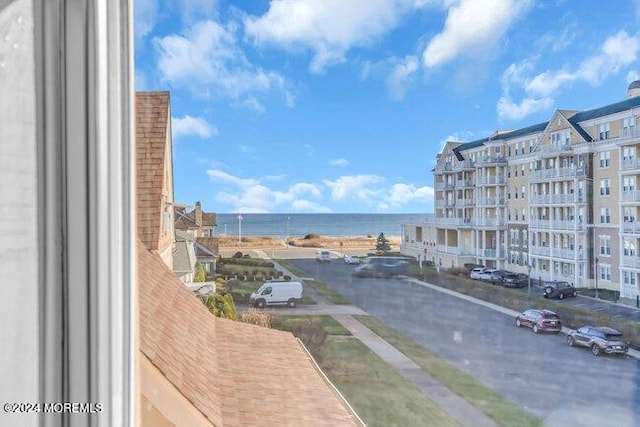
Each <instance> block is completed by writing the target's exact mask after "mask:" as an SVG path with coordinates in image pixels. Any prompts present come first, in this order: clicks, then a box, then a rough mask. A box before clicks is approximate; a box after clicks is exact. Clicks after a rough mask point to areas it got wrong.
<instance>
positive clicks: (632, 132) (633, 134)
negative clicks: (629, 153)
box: [619, 126, 640, 139]
mask: <svg viewBox="0 0 640 427" xmlns="http://www.w3.org/2000/svg"><path fill="white" fill-rule="evenodd" d="M638 136H640V135H639V132H638V131H637V130H636V127H635V126H632V127H626V128H622V129H620V137H619V138H620V139H630V138H637V137H638Z"/></svg>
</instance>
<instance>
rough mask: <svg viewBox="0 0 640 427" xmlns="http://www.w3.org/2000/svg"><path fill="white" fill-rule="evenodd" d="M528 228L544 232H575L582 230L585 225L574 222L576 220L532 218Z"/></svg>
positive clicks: (581, 222) (578, 221) (580, 222)
mask: <svg viewBox="0 0 640 427" xmlns="http://www.w3.org/2000/svg"><path fill="white" fill-rule="evenodd" d="M529 228H541V229H544V230H569V231H575V230H584V228H585V225H584V222H583V221H580V220H577V221H576V220H573V219H567V220H562V219H554V220H547V219H537V218H534V219H532V220H531V221H529Z"/></svg>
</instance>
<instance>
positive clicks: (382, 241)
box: [376, 233, 391, 252]
mask: <svg viewBox="0 0 640 427" xmlns="http://www.w3.org/2000/svg"><path fill="white" fill-rule="evenodd" d="M390 250H391V245H390V244H389V240H387V238H386V237H384V233H380V235H379V236H378V238H377V239H376V251H378V252H389V251H390Z"/></svg>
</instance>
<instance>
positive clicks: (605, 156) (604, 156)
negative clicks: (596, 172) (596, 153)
mask: <svg viewBox="0 0 640 427" xmlns="http://www.w3.org/2000/svg"><path fill="white" fill-rule="evenodd" d="M610 163H611V152H610V151H602V152H601V153H600V167H601V168H608V167H609V164H610Z"/></svg>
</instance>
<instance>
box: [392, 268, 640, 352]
mask: <svg viewBox="0 0 640 427" xmlns="http://www.w3.org/2000/svg"><path fill="white" fill-rule="evenodd" d="M404 280H405V281H406V282H410V283H414V284H416V285H419V286H424V287H426V288H429V289H433V290H434V291H438V292H442V293H443V294H447V295H451V296H453V297H456V298H460V299H463V300H466V301H469V302H472V303H474V304H478V305H481V306H483V307H486V308H490V309H491V310H494V311H497V312H499V313H502V314H505V315H507V316H511V317H516V316H517V315H518V314H520V312H519V311H516V310H512V309H510V308H506V307H502V306H500V305H497V304H494V303H491V302H487V301H484V300H481V299H479V298H476V297H472V296H469V295H465V294H462V293H460V292H456V291H452V290H451V289H447V288H443V287H441V286H438V285H434V284H432V283H429V282H424V281H422V280H418V279H414V278H406V279H404ZM587 298H588V297H587ZM570 330H571V329H570V328H567V327H564V326H563V327H562V333H563V334H565V335H566V334H567V333H568V332H569V331H570ZM627 355H628V356H630V357H633V358H634V359H637V360H640V351H638V350H634V349H632V348H630V349H629V351H628V352H627Z"/></svg>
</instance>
